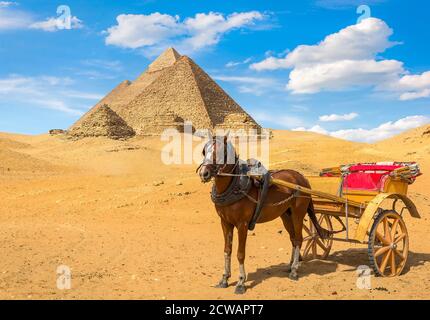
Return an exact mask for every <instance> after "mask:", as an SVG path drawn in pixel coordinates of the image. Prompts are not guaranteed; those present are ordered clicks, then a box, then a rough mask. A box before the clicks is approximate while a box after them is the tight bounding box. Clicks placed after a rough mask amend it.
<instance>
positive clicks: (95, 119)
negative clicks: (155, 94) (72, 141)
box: [69, 104, 135, 139]
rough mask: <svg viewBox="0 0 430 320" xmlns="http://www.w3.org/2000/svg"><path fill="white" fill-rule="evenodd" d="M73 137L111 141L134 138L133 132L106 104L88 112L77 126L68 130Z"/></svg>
mask: <svg viewBox="0 0 430 320" xmlns="http://www.w3.org/2000/svg"><path fill="white" fill-rule="evenodd" d="M69 134H70V135H71V136H74V137H78V138H83V137H101V136H104V137H109V138H112V139H120V138H129V137H132V136H134V134H135V133H134V130H133V129H132V128H131V127H129V126H128V125H127V123H126V122H125V121H124V120H123V119H122V118H121V117H120V116H118V115H117V114H116V112H115V111H113V110H112V109H111V108H109V106H108V105H107V104H104V105H101V106H99V107H97V108H94V109H93V110H91V111H89V112H88V113H87V114H86V116H85V118H84V119H82V121H81V122H80V123H79V124H75V125H74V126H73V128H72V129H70V131H69Z"/></svg>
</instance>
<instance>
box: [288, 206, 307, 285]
mask: <svg viewBox="0 0 430 320" xmlns="http://www.w3.org/2000/svg"><path fill="white" fill-rule="evenodd" d="M303 200H304V199H296V205H295V207H294V209H293V210H292V216H291V219H292V221H293V228H294V239H293V241H292V243H293V263H292V264H291V272H290V275H289V278H290V279H291V280H298V279H299V276H298V273H297V272H298V270H299V264H300V248H301V247H302V243H303V234H302V229H303V219H304V217H305V215H306V212H307V207H308V206H307V204H306V201H303Z"/></svg>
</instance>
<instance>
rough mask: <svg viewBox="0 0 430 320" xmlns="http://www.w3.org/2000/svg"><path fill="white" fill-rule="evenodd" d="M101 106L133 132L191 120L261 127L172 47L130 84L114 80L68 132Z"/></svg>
mask: <svg viewBox="0 0 430 320" xmlns="http://www.w3.org/2000/svg"><path fill="white" fill-rule="evenodd" d="M105 104H107V105H109V107H110V109H112V111H114V112H115V113H116V114H117V116H119V117H121V118H122V119H123V120H124V122H125V123H126V124H127V125H128V126H130V127H131V128H132V129H133V130H134V131H135V133H136V134H137V135H158V134H161V133H162V132H163V131H164V130H165V129H166V128H171V127H172V128H177V129H181V128H183V122H184V121H191V122H192V124H193V127H194V129H216V128H224V129H245V130H248V129H251V128H252V129H257V130H260V129H261V127H260V126H259V125H258V124H257V123H256V122H255V121H254V119H252V118H251V116H250V115H248V114H247V113H246V112H245V111H244V110H243V109H242V108H241V107H240V106H239V105H238V104H237V103H236V102H235V101H234V100H233V99H232V98H231V97H230V96H229V95H228V94H227V93H226V92H225V91H224V90H223V89H222V88H221V87H220V86H219V85H218V84H216V83H215V81H214V80H212V79H211V78H210V77H209V75H207V74H206V73H205V72H204V71H203V70H202V69H201V68H200V67H199V66H198V65H197V64H196V63H194V61H193V60H191V59H190V58H188V57H187V56H181V55H180V54H179V53H178V52H177V51H176V50H175V49H173V48H169V49H167V50H166V51H165V52H164V53H163V54H161V55H160V56H159V57H158V58H157V59H156V60H155V61H154V62H152V63H151V64H150V65H149V67H148V69H147V70H146V71H145V72H144V73H142V74H141V75H140V76H139V77H138V78H137V79H136V80H135V81H134V82H130V81H124V82H122V83H121V84H119V85H118V86H117V87H116V88H115V89H113V90H112V91H111V92H110V93H109V94H108V95H107V96H106V97H104V98H103V99H102V100H101V101H100V102H99V103H97V104H96V105H95V106H94V107H93V108H92V109H91V110H90V111H89V112H87V113H86V114H85V115H84V116H83V117H82V118H81V119H79V120H78V121H77V122H76V123H75V124H74V125H73V126H72V127H71V128H70V132H71V133H72V132H73V131H76V130H75V129H76V127H81V126H82V122H83V121H87V122H88V121H90V119H89V118H90V115H91V114H92V113H94V112H95V111H96V110H98V109H99V108H102V107H103V106H104V105H105ZM88 136H91V134H88Z"/></svg>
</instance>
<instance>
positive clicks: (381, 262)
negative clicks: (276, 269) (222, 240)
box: [271, 162, 421, 277]
mask: <svg viewBox="0 0 430 320" xmlns="http://www.w3.org/2000/svg"><path fill="white" fill-rule="evenodd" d="M419 175H421V173H420V170H419V166H418V165H417V164H416V163H414V162H384V163H359V164H351V165H344V166H340V167H335V168H328V169H323V170H322V171H321V173H320V175H319V176H315V177H307V178H308V180H309V182H310V185H311V187H312V189H309V188H304V187H302V186H298V185H295V184H293V183H290V182H286V181H283V180H279V179H274V178H272V181H271V182H272V183H273V184H277V185H281V186H285V187H288V188H291V189H295V190H296V191H298V192H300V193H301V194H304V196H310V197H312V200H313V203H314V207H315V213H316V215H317V218H318V222H319V224H320V225H321V226H323V227H324V228H325V229H327V230H329V231H331V235H330V237H328V238H325V239H322V238H320V237H319V235H318V233H317V230H316V228H315V226H314V225H313V224H312V222H311V221H310V220H309V221H306V222H305V225H304V227H303V228H304V231H305V232H304V241H303V246H302V253H301V254H302V258H303V259H304V260H310V259H325V258H327V257H328V255H329V253H330V250H331V248H332V245H333V242H334V241H344V242H350V243H357V244H367V246H368V256H369V260H370V266H371V268H372V269H373V271H374V272H375V275H378V276H383V277H390V276H397V275H400V274H401V273H402V271H403V269H404V267H405V265H406V261H407V258H408V249H409V236H408V232H407V229H406V225H405V222H404V220H403V218H402V216H403V215H404V213H405V212H406V211H407V212H409V214H410V215H411V216H412V217H414V218H420V215H419V213H418V211H417V208H416V207H415V205H414V203H413V202H412V201H411V200H410V199H409V198H408V197H407V191H408V186H409V185H410V184H412V183H413V182H414V181H415V179H416V178H417V177H418V176H419ZM320 190H324V192H322V191H320ZM354 225H355V227H354ZM334 226H337V227H336V228H334ZM334 229H337V230H334ZM354 229H355V230H354ZM339 235H344V236H343V237H340V236H339Z"/></svg>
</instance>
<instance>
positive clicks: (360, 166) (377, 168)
mask: <svg viewBox="0 0 430 320" xmlns="http://www.w3.org/2000/svg"><path fill="white" fill-rule="evenodd" d="M401 167H404V166H403V165H380V164H374V165H367V164H358V165H355V166H351V167H349V172H355V171H389V172H391V171H394V170H396V169H398V168H401Z"/></svg>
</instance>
